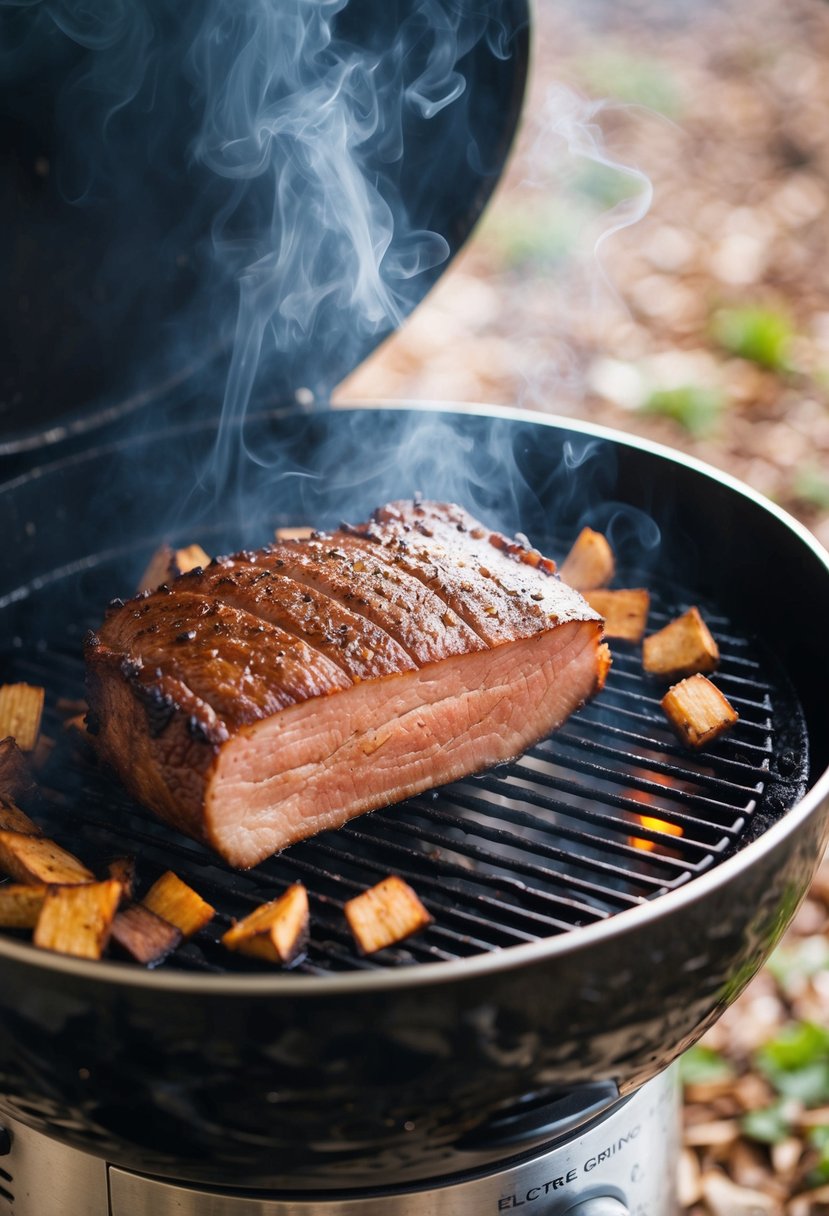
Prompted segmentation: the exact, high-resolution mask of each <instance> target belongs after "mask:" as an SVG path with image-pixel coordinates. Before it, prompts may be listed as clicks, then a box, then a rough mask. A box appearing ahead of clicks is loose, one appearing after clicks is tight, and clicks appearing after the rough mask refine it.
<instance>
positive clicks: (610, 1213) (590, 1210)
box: [562, 1195, 630, 1216]
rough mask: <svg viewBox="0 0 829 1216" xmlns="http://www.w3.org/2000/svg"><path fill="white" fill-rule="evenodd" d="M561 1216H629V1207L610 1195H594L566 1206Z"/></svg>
mask: <svg viewBox="0 0 829 1216" xmlns="http://www.w3.org/2000/svg"><path fill="white" fill-rule="evenodd" d="M562 1216H630V1208H627V1207H625V1205H624V1204H623V1203H620V1202H619V1200H618V1199H613V1198H612V1197H611V1196H610V1195H594V1196H593V1198H592V1199H582V1200H581V1202H580V1203H577V1204H575V1205H574V1206H573V1207H572V1208H568V1209H567V1211H566V1212H562Z"/></svg>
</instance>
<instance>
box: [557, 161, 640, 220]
mask: <svg viewBox="0 0 829 1216" xmlns="http://www.w3.org/2000/svg"><path fill="white" fill-rule="evenodd" d="M572 185H573V189H574V190H575V192H576V193H577V194H580V195H582V196H583V197H584V198H586V199H590V200H591V201H592V202H594V203H597V204H598V205H599V207H600V208H601V209H602V210H610V208H611V207H615V206H616V205H617V204H618V203H621V202H624V200H625V199H627V198H634V197H635V196H636V195H637V194H641V192H642V182H641V180H640V179H639V178H637V177H634V176H633V175H632V174H630V173H626V172H625V171H624V169H617V168H616V167H614V166H613V165H604V164H602V162H601V161H596V160H586V161H585V162H584V164H583V165H582V166H581V167H580V168H579V170H578V172H577V173H576V175H575V178H574V179H573V183H572Z"/></svg>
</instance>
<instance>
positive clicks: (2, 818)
mask: <svg viewBox="0 0 829 1216" xmlns="http://www.w3.org/2000/svg"><path fill="white" fill-rule="evenodd" d="M0 831H4V832H20V833H21V835H23V836H42V835H43V832H42V831H41V829H40V828H39V827H38V826H37V824H36V823H34V822H33V820H31V819H30V818H29V816H28V815H27V814H26V813H25V812H24V811H21V809H20V807H19V806H17V805H16V803H14V802H13V801H12V800H11V799H0Z"/></svg>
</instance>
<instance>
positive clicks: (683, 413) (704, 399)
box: [641, 384, 725, 437]
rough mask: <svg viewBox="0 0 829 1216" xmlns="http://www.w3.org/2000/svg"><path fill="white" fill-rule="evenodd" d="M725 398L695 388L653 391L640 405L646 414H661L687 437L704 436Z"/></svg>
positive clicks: (699, 387) (712, 390)
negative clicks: (671, 420)
mask: <svg viewBox="0 0 829 1216" xmlns="http://www.w3.org/2000/svg"><path fill="white" fill-rule="evenodd" d="M724 405H725V398H724V396H723V394H722V393H721V392H720V391H719V389H714V388H705V387H704V386H703V385H699V384H683V385H681V386H680V387H679V388H662V389H655V390H654V391H653V392H652V393H651V394H650V395H649V396H648V397H647V398H646V399H645V401H644V402H643V404H642V407H641V408H642V410H643V411H644V412H645V413H647V414H661V415H663V416H664V417H665V418H671V419H673V421H674V422H677V423H679V425H680V426H682V427H684V428H685V430H686V431H688V433H689V434H690V435H694V436H695V437H700V436H704V435H708V434H710V433H711V431H712V430H713V429H714V427H715V426H716V424H717V422H718V421H719V418H720V414H721V413H722V410H723V407H724Z"/></svg>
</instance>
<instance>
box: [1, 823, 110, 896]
mask: <svg viewBox="0 0 829 1216" xmlns="http://www.w3.org/2000/svg"><path fill="white" fill-rule="evenodd" d="M0 870H2V871H3V873H4V874H8V875H9V876H10V877H11V878H16V879H17V881H18V882H45V883H62V884H66V885H69V884H83V883H91V882H94V881H95V875H94V874H93V873H92V871H91V870H88V869H87V868H86V866H85V865H83V863H82V862H80V861H78V859H77V857H73V855H72V854H71V853H67V852H66V850H65V849H62V848H61V847H60V845H57V844H55V842H54V840H47V839H46V837H44V836H35V835H26V834H25V833H23V832H15V831H8V830H0Z"/></svg>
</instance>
